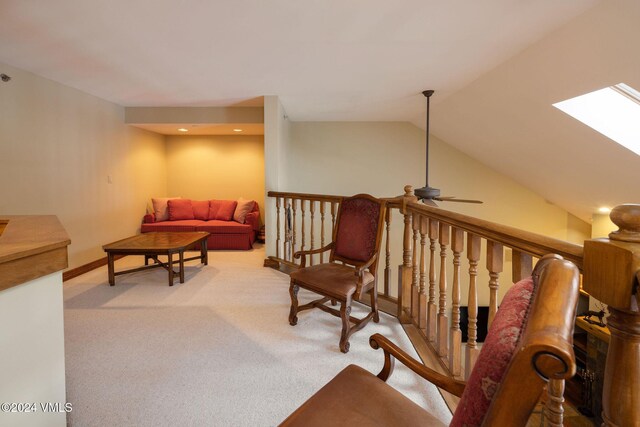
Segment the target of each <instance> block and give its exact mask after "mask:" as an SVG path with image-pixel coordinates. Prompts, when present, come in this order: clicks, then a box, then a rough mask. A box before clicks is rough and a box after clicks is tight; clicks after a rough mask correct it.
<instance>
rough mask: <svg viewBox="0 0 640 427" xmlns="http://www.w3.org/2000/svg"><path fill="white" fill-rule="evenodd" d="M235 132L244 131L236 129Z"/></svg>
mask: <svg viewBox="0 0 640 427" xmlns="http://www.w3.org/2000/svg"><path fill="white" fill-rule="evenodd" d="M233 131H234V132H242V129H234V130H233Z"/></svg>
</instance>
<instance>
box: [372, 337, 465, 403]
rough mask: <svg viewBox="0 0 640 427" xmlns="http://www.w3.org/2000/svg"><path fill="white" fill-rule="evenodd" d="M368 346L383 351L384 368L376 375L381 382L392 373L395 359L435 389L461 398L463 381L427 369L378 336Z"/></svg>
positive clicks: (384, 338) (387, 340)
mask: <svg viewBox="0 0 640 427" xmlns="http://www.w3.org/2000/svg"><path fill="white" fill-rule="evenodd" d="M369 344H370V345H371V347H372V348H374V349H375V350H377V349H379V348H382V350H383V351H384V366H383V367H382V370H381V371H380V373H379V374H378V378H380V379H381V380H382V381H387V379H388V378H389V377H390V376H391V374H392V373H393V367H394V364H395V359H398V360H399V361H400V362H401V363H402V364H403V365H405V366H406V367H408V368H409V369H411V370H412V371H413V372H415V373H416V374H418V375H420V376H421V377H422V378H424V379H425V380H427V381H429V382H430V383H432V384H434V385H435V386H436V387H439V388H441V389H444V390H446V391H448V392H449V393H451V394H453V395H455V396H458V397H460V396H462V392H463V391H464V387H465V385H466V383H465V382H464V381H459V380H455V379H453V378H450V377H448V376H446V375H443V374H441V373H439V372H436V371H434V370H433V369H430V368H427V367H426V366H424V364H422V363H421V362H418V361H417V360H416V359H414V358H413V357H411V356H409V355H408V354H407V353H405V352H404V351H403V350H402V349H400V347H398V346H397V345H395V344H394V343H392V342H391V341H389V339H387V338H386V337H384V336H383V335H380V334H374V335H372V336H371V338H369Z"/></svg>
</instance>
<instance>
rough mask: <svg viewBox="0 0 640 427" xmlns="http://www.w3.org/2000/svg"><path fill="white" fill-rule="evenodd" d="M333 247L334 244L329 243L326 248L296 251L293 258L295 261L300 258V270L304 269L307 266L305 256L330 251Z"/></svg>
mask: <svg viewBox="0 0 640 427" xmlns="http://www.w3.org/2000/svg"><path fill="white" fill-rule="evenodd" d="M333 245H334V243H333V242H331V243H329V244H328V245H327V246H325V247H323V248H318V249H311V250H308V251H298V252H296V253H294V254H293V257H294V258H295V259H298V258H301V259H300V268H304V267H305V266H306V265H307V257H306V255H313V254H320V253H322V252H326V251H328V250H331V249H332V248H333Z"/></svg>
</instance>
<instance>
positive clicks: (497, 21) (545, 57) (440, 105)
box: [0, 0, 640, 219]
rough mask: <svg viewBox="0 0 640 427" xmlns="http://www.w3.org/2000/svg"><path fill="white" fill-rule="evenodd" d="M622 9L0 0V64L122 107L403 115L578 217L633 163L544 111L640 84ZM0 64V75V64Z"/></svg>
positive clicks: (631, 4) (626, 183)
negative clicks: (273, 101)
mask: <svg viewBox="0 0 640 427" xmlns="http://www.w3.org/2000/svg"><path fill="white" fill-rule="evenodd" d="M637 3H638V2H637V1H635V0H606V1H597V0H563V1H561V2H559V1H557V0H538V1H534V2H525V1H520V0H486V1H482V2H470V1H466V0H452V1H448V2H442V1H436V0H401V1H396V2H388V1H384V0H356V1H348V2H345V1H337V0H327V1H322V2H306V1H298V2H294V1H284V0H274V1H269V2H265V1H261V0H241V1H198V0H185V1H180V2H176V1H173V0H154V1H152V0H138V1H124V0H111V1H108V2H98V1H82V2H79V1H75V0H58V1H56V2H50V1H47V0H32V1H23V0H2V1H0V62H4V63H7V64H10V65H12V66H15V67H18V68H22V69H24V70H28V71H31V72H34V73H36V74H38V75H41V76H44V77H47V78H50V79H52V80H55V81H57V82H60V83H63V84H65V85H68V86H71V87H74V88H77V89H80V90H82V91H85V92H88V93H91V94H93V95H96V96H98V97H100V98H103V99H106V100H109V101H112V102H114V103H117V104H120V105H123V106H233V105H244V103H246V102H247V101H250V100H252V99H255V98H256V97H259V96H262V95H278V96H279V97H280V99H281V101H282V104H283V106H284V108H285V110H286V111H287V113H288V115H289V117H290V118H291V120H294V121H303V120H308V121H323V120H335V121H343V120H362V121H398V120H399V121H412V122H414V123H416V124H417V125H419V126H422V127H424V124H423V122H424V99H423V97H422V95H420V92H421V91H422V90H424V89H435V90H436V95H435V96H434V98H433V104H432V106H433V110H432V111H433V114H432V130H433V132H434V134H436V135H437V136H438V137H440V138H441V139H443V140H444V141H446V142H447V143H449V144H451V145H454V146H455V147H457V148H459V149H461V150H462V151H464V152H466V153H468V154H470V155H471V156H473V157H475V158H477V159H479V160H480V161H482V162H484V163H486V164H487V165H488V166H490V167H492V168H494V169H497V170H498V171H501V172H503V173H505V174H507V175H509V176H511V177H513V178H515V179H516V180H518V181H520V182H522V183H524V184H525V185H527V186H528V187H530V188H532V189H533V190H535V191H537V192H538V193H540V194H542V195H543V196H545V197H546V198H548V199H549V200H550V201H553V202H554V203H556V204H558V205H560V206H562V207H564V208H566V209H567V210H569V211H570V212H573V213H575V214H577V215H579V216H580V217H582V218H585V219H586V218H588V217H589V215H590V213H591V212H593V211H594V209H595V208H596V207H597V206H599V205H602V204H610V205H611V204H616V203H621V202H631V201H636V199H634V198H635V194H636V193H637V192H636V191H635V189H634V188H633V185H632V183H633V182H634V181H636V182H637V179H636V178H638V174H637V172H635V171H636V170H640V168H638V166H640V164H639V161H638V158H637V156H635V155H630V154H629V153H630V152H628V151H627V150H626V149H623V148H621V147H620V148H619V147H616V146H614V145H613V144H611V143H610V142H609V141H608V140H607V139H606V138H605V137H603V136H601V135H599V134H597V133H596V132H594V131H591V130H590V129H588V128H586V127H585V126H584V125H582V124H580V123H579V122H576V121H575V120H573V119H571V118H570V117H568V116H566V115H564V114H563V113H561V112H560V111H558V110H556V109H554V108H553V107H552V106H551V103H553V102H557V101H560V100H563V99H566V98H570V97H572V96H576V95H579V94H582V93H585V92H588V91H590V90H594V89H598V88H600V87H604V86H608V85H610V84H615V83H619V82H625V83H627V84H630V85H632V86H634V87H636V88H637V89H638V88H640V81H638V79H640V62H639V61H640V58H639V57H638V55H636V52H638V47H640V46H638V44H640V30H639V29H638V28H640V27H639V26H638V25H637V22H638V18H640V6H638V5H637ZM0 71H1V70H0Z"/></svg>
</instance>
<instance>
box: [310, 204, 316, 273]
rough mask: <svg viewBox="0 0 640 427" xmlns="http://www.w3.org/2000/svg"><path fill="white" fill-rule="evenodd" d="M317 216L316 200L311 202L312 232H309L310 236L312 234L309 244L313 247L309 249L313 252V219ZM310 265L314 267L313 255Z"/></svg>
mask: <svg viewBox="0 0 640 427" xmlns="http://www.w3.org/2000/svg"><path fill="white" fill-rule="evenodd" d="M315 214H316V202H315V200H309V215H310V216H311V226H310V230H309V234H310V242H309V244H310V245H311V246H310V247H309V249H311V250H313V249H314V247H313V245H314V241H313V238H314V236H313V219H314V217H315ZM309 265H313V255H309Z"/></svg>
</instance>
